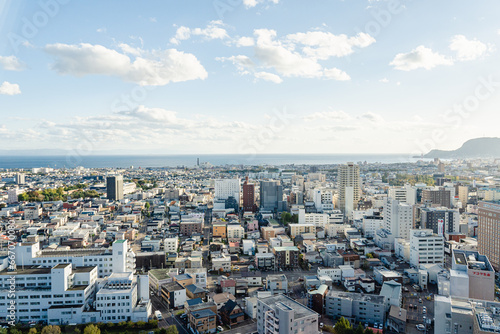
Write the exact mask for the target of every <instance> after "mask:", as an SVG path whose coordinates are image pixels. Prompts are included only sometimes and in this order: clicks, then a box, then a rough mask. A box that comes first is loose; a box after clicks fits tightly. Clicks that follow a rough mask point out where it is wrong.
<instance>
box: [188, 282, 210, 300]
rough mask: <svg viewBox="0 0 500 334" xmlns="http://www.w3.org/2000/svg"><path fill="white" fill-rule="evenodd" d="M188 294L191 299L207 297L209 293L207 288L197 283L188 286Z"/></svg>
mask: <svg viewBox="0 0 500 334" xmlns="http://www.w3.org/2000/svg"><path fill="white" fill-rule="evenodd" d="M186 295H187V296H188V297H189V298H191V299H195V298H201V299H205V297H206V295H207V290H206V289H204V288H202V287H201V286H198V285H196V284H190V285H188V286H186Z"/></svg>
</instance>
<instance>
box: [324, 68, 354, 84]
mask: <svg viewBox="0 0 500 334" xmlns="http://www.w3.org/2000/svg"><path fill="white" fill-rule="evenodd" d="M323 76H324V77H325V78H327V79H334V80H338V81H347V80H351V77H350V76H349V75H348V74H347V73H346V72H344V71H341V70H339V69H338V68H325V69H324V70H323Z"/></svg>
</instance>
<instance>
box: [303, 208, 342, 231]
mask: <svg viewBox="0 0 500 334" xmlns="http://www.w3.org/2000/svg"><path fill="white" fill-rule="evenodd" d="M298 216H299V224H314V225H316V227H323V228H326V227H327V226H328V224H342V222H343V220H344V215H343V214H342V212H340V211H338V210H336V211H331V212H328V213H305V210H304V209H299V210H298Z"/></svg>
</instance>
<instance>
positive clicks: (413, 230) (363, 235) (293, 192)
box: [0, 162, 500, 333]
mask: <svg viewBox="0 0 500 334" xmlns="http://www.w3.org/2000/svg"><path fill="white" fill-rule="evenodd" d="M490 164H491V162H490ZM460 166H462V167H460ZM463 166H467V167H466V168H465V167H463ZM479 166H481V165H479ZM488 166H489V167H488V168H489V169H488V174H486V173H484V175H490V174H491V175H492V176H495V177H497V178H498V176H500V172H499V170H498V168H496V169H495V168H494V167H491V166H490V165H488ZM469 168H472V167H469V166H468V164H467V165H461V164H460V163H457V165H456V167H454V166H449V165H446V169H445V170H446V172H447V173H452V175H449V176H448V175H441V174H439V173H436V169H437V163H433V164H428V163H403V164H387V165H385V164H368V163H367V164H364V163H356V164H354V163H348V164H345V165H332V166H318V167H317V168H315V169H314V171H311V169H310V168H309V167H308V166H299V165H298V166H291V165H290V166H288V165H287V166H282V167H276V168H275V167H266V168H264V167H259V168H256V167H252V168H248V169H245V167H242V166H238V167H237V168H236V167H235V168H232V167H229V166H224V167H214V166H212V167H209V168H205V167H202V165H200V166H198V167H196V168H192V169H190V168H165V169H164V168H140V169H139V168H133V167H131V168H125V169H103V170H101V169H78V170H64V171H62V170H61V171H59V170H58V169H52V170H45V169H44V171H43V173H42V172H41V171H39V170H37V173H35V174H33V173H31V172H30V171H17V170H15V171H4V172H2V171H0V174H1V173H3V174H2V175H3V179H2V180H4V181H3V182H4V187H5V190H4V191H3V192H0V195H1V197H0V201H1V202H2V203H1V204H2V206H1V207H0V217H1V218H2V227H3V235H4V238H3V239H2V238H0V246H2V247H3V248H2V249H3V253H1V255H2V256H0V271H1V272H0V273H2V275H3V276H5V277H4V279H3V281H2V282H3V287H4V290H3V292H1V291H0V304H1V303H2V301H3V300H2V299H1V297H2V296H1V293H4V295H5V294H8V293H9V290H8V289H9V284H10V283H9V278H10V276H15V281H16V287H17V289H18V293H17V295H16V298H15V301H16V305H17V309H16V310H17V313H16V321H17V322H23V323H29V322H33V321H40V322H44V323H45V324H53V325H63V324H68V323H77V324H86V323H96V322H106V323H109V322H111V323H116V324H117V326H118V324H119V323H123V322H128V321H131V322H137V321H148V320H155V319H156V320H160V321H159V324H160V326H166V325H164V322H162V319H164V318H172V314H174V313H175V312H179V311H181V310H183V311H184V312H185V314H186V316H183V317H182V318H181V316H180V315H178V316H175V319H177V320H178V322H177V321H176V324H177V326H178V328H179V329H182V328H185V329H186V330H188V331H191V329H192V330H193V331H194V332H196V331H198V332H200V331H205V332H211V333H213V332H217V331H220V328H222V329H223V330H226V329H230V328H229V327H231V328H235V329H239V328H249V332H251V331H252V330H253V331H259V328H261V332H272V331H273V330H274V331H278V330H279V331H281V326H280V327H279V328H278V327H276V326H274V327H272V326H271V320H273V321H275V323H276V321H278V322H279V323H281V321H282V319H284V318H283V317H292V316H293V319H296V318H297V317H298V319H302V318H303V320H304V323H303V324H302V323H301V321H302V320H299V321H298V322H297V325H296V327H295V321H294V322H293V324H292V332H293V333H295V332H294V331H295V329H297V330H298V331H299V332H300V331H301V330H302V328H303V329H304V331H305V332H314V331H318V332H319V331H320V329H321V322H323V325H325V324H332V325H333V324H334V323H335V322H336V321H337V320H339V318H340V317H344V318H346V319H348V320H350V321H352V322H353V324H358V323H362V325H363V327H367V328H373V329H379V330H380V329H384V330H393V331H400V332H401V331H403V332H408V331H410V328H411V329H416V330H417V331H418V330H419V329H417V328H416V326H419V327H418V328H420V330H422V328H423V329H425V328H427V329H428V330H430V329H432V326H434V323H433V321H432V320H429V319H431V317H434V314H435V312H434V308H433V307H432V306H433V305H435V306H436V307H444V308H447V307H451V312H452V313H451V314H452V316H451V319H452V320H453V321H456V324H459V323H460V320H458V318H457V317H456V314H458V313H459V306H456V305H469V306H470V304H467V303H468V301H474V302H473V303H478V302H477V301H481V303H491V302H494V301H495V299H496V298H497V294H496V291H497V289H498V287H497V283H496V280H495V278H496V272H495V268H496V266H498V262H499V260H498V252H499V248H498V247H496V246H495V245H496V244H497V242H496V237H495V236H496V234H495V233H497V232H498V231H497V227H498V225H499V220H498V217H499V214H500V205H499V204H498V202H497V200H498V198H500V190H499V189H500V184H497V182H496V181H495V180H496V179H495V178H489V176H488V177H485V178H484V180H483V181H482V182H480V181H477V180H474V181H469V182H468V181H467V180H466V177H465V176H461V175H463V174H464V173H465V175H468V174H467V173H468V171H469ZM19 173H21V174H23V176H24V182H25V183H24V184H19V182H18V179H19V178H18V177H17V175H19ZM454 173H455V174H456V176H454ZM112 175H119V177H118V178H119V179H121V182H120V181H116V179H112V178H113V177H114V176H112ZM437 179H439V180H440V181H439V182H442V185H441V188H435V184H436V180H437ZM445 179H446V180H445ZM455 179H457V181H454V180H455ZM111 180H113V181H111ZM241 180H244V181H243V184H240V182H241ZM417 181H418V182H417ZM119 184H123V193H122V194H118V195H116V193H117V192H118V193H119V191H117V190H118V189H119V188H120V186H119ZM355 188H356V189H358V195H359V200H358V202H357V203H358V204H357V205H354V199H355V196H354V195H355V192H354V189H355ZM342 189H344V191H345V190H347V194H348V195H349V196H348V200H347V204H346V203H345V200H346V199H347V198H344V204H341V201H342V195H341V194H342V191H343V190H342ZM443 190H445V191H444V192H443ZM429 191H430V192H429ZM108 192H110V193H114V195H111V196H108V195H109V194H108ZM443 193H445V194H448V193H449V194H450V197H449V198H450V203H449V207H446V206H444V205H447V203H443V201H442V198H440V197H439V196H441V194H443ZM429 194H430V195H429ZM434 194H438V195H434ZM455 194H456V195H455ZM358 195H356V196H358ZM57 196H59V197H57ZM112 196H115V197H116V199H112V198H111V197H112ZM429 196H430V197H429ZM433 196H434V197H433ZM445 197H446V196H445ZM446 198H448V197H446ZM346 208H347V209H348V210H346ZM10 231H12V232H10ZM9 235H13V236H12V237H9ZM9 238H14V240H15V245H14V246H12V245H11V246H10V247H11V248H12V255H13V257H12V258H13V260H10V259H9V253H8V251H9V249H8V247H9V240H8V239H9ZM2 240H3V241H2ZM14 270H15V271H14ZM2 275H0V276H2ZM59 276H60V277H59ZM64 277H65V278H64ZM62 281H64V282H66V283H64V284H62V283H61V284H59V283H56V284H57V286H55V285H54V282H62ZM54 289H55V290H54ZM58 289H59V290H61V289H62V290H61V291H59V290H58ZM25 294H26V295H27V296H29V297H28V298H26V297H25ZM37 295H40V296H41V297H40V298H43V299H44V300H45V301H44V302H43V303H42V302H40V304H37V303H38V301H36V300H35V299H37V298H38V297H36V296H37ZM283 295H286V297H285V296H283ZM32 296H33V297H32ZM61 296H62V297H61ZM441 297H443V298H445V299H442V298H441ZM72 298H73V299H72ZM32 299H33V301H32ZM266 300H268V303H267V304H265V303H264V304H263V303H262V301H266ZM290 300H293V303H292V302H290ZM420 300H421V301H420ZM460 300H463V301H465V302H460ZM8 301H9V300H8V299H5V301H3V303H4V304H5V305H6V304H7V302H8ZM259 303H260V304H259ZM410 304H411V305H412V306H410ZM259 305H260V306H259ZM266 305H267V306H266ZM299 305H300V307H299ZM415 305H416V306H415ZM450 305H451V306H450ZM484 305H489V304H484ZM424 306H425V307H426V308H425V309H424ZM469 306H467V307H469ZM464 307H465V306H464ZM467 307H466V308H467ZM259 308H260V309H261V312H264V313H265V317H264V316H263V315H262V314H261V315H260V317H261V319H260V321H259ZM311 309H312V310H311ZM467 309H468V308H467ZM448 310H449V309H448ZM491 310H492V309H491V308H490V311H487V312H490V313H491V312H492V311H491ZM292 311H293V312H292ZM172 312H174V313H172ZM309 312H310V313H309ZM316 312H317V313H316ZM439 312H441V311H439ZM466 312H469V313H468V314H471V315H472V314H473V312H474V310H473V309H471V310H468V311H466ZM490 313H488V314H489V316H491V317H492V319H494V316H493V315H494V313H491V314H490ZM245 314H246V315H245ZM321 314H322V315H323V318H322V319H321V320H320V319H319V318H318V315H321ZM8 315H9V314H8V313H6V312H4V313H3V314H2V313H0V318H2V317H3V319H4V320H8V318H7V317H8ZM302 315H307V316H305V318H304V317H303V316H302ZM309 315H310V316H309ZM246 317H251V318H252V319H255V322H254V323H249V322H248V321H247V320H246V319H245V318H246ZM287 319H289V318H287ZM308 319H310V322H309V320H308ZM412 319H416V320H412ZM473 320H474V317H471V318H470V319H469V318H467V321H468V322H467V323H463V324H462V325H463V326H467V328H469V327H470V328H473V327H474V321H473ZM481 321H482V322H480V323H479V322H478V323H477V325H476V326H478V327H481V328H482V329H483V330H484V329H485V328H486V327H487V326H488V320H487V318H484V319H482V320H481ZM306 322H307V325H306ZM313 323H314V325H313ZM302 325H304V326H302ZM246 326H248V327H246ZM259 326H261V327H259ZM266 326H267V327H266ZM435 326H445V327H446V326H448V324H444V325H443V324H441V323H440V321H436V322H435ZM449 326H454V324H451V325H449ZM458 326H459V325H458ZM219 327H220V328H219ZM273 328H274V329H273ZM436 328H437V327H436ZM463 328H465V327H463ZM283 330H284V331H285V332H286V331H288V329H286V330H285V329H283ZM466 333H469V332H466Z"/></svg>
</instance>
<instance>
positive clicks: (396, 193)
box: [388, 184, 417, 205]
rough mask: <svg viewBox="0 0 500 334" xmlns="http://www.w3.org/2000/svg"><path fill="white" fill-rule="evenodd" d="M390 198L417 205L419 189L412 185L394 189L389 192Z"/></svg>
mask: <svg viewBox="0 0 500 334" xmlns="http://www.w3.org/2000/svg"><path fill="white" fill-rule="evenodd" d="M388 197H391V198H393V199H395V200H398V201H400V202H403V203H408V204H410V205H415V204H416V203H417V188H416V187H413V186H412V185H411V184H405V185H404V186H403V187H392V188H390V189H389V191H388Z"/></svg>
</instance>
